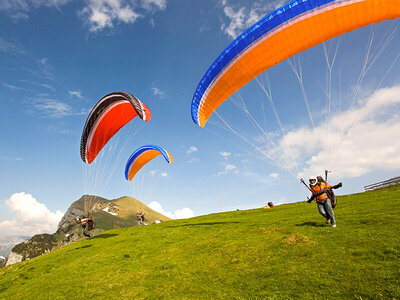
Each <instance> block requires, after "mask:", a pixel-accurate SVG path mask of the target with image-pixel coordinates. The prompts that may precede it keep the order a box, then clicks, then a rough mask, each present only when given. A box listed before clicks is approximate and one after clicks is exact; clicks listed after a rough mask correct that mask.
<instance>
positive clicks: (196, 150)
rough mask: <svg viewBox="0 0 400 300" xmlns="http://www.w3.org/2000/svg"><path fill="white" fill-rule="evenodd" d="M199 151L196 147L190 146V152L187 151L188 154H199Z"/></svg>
mask: <svg viewBox="0 0 400 300" xmlns="http://www.w3.org/2000/svg"><path fill="white" fill-rule="evenodd" d="M198 151H199V149H197V147H195V146H190V147H189V150H187V151H186V154H190V153H194V152H198Z"/></svg>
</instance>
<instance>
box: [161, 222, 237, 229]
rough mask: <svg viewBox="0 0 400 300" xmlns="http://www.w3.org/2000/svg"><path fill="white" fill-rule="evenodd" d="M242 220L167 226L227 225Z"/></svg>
mask: <svg viewBox="0 0 400 300" xmlns="http://www.w3.org/2000/svg"><path fill="white" fill-rule="evenodd" d="M239 223H240V222H204V223H194V224H182V225H175V226H165V228H167V227H170V228H171V227H187V226H213V225H225V224H239Z"/></svg>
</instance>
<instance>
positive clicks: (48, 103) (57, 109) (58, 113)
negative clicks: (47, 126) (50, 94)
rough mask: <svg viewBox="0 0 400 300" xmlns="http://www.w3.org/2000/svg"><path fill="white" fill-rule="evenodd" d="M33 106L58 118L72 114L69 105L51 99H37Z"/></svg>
mask: <svg viewBox="0 0 400 300" xmlns="http://www.w3.org/2000/svg"><path fill="white" fill-rule="evenodd" d="M33 106H34V107H35V108H36V109H37V110H39V111H42V112H44V113H45V114H46V115H48V116H50V117H55V118H58V117H63V116H68V115H72V114H73V113H72V107H71V106H69V105H68V104H66V103H63V102H60V101H56V100H53V99H37V100H36V101H35V103H34V105H33Z"/></svg>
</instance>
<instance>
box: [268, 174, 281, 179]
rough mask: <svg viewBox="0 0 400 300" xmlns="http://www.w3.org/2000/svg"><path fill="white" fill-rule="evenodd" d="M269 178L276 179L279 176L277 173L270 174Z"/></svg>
mask: <svg viewBox="0 0 400 300" xmlns="http://www.w3.org/2000/svg"><path fill="white" fill-rule="evenodd" d="M269 176H270V177H272V178H278V177H279V174H278V173H271V174H269Z"/></svg>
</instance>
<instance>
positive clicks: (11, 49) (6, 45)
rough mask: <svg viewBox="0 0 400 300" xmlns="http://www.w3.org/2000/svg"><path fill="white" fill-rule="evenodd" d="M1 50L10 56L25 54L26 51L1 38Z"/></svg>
mask: <svg viewBox="0 0 400 300" xmlns="http://www.w3.org/2000/svg"><path fill="white" fill-rule="evenodd" d="M0 3H1V2H0ZM0 10H1V9H0ZM0 50H1V51H3V52H5V53H8V54H25V51H24V50H23V49H22V47H21V46H18V45H16V44H13V43H11V42H8V41H6V40H4V39H2V38H0Z"/></svg>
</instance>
